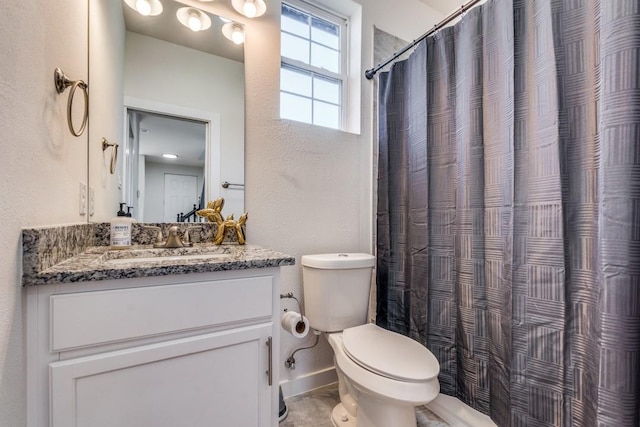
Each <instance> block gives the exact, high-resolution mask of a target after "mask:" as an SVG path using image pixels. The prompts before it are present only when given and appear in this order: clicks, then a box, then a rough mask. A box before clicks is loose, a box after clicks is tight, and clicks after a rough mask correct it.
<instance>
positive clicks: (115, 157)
mask: <svg viewBox="0 0 640 427" xmlns="http://www.w3.org/2000/svg"><path fill="white" fill-rule="evenodd" d="M109 147H113V148H112V149H111V162H110V163H109V172H111V175H113V173H114V172H115V171H116V164H117V163H118V144H116V143H115V142H109V141H107V138H104V137H103V138H102V151H105V150H106V149H107V148H109Z"/></svg>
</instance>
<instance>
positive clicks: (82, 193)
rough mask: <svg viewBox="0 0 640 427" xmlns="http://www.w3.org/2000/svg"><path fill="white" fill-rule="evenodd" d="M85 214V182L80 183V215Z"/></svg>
mask: <svg viewBox="0 0 640 427" xmlns="http://www.w3.org/2000/svg"><path fill="white" fill-rule="evenodd" d="M86 214H87V184H85V183H84V182H81V183H80V215H86Z"/></svg>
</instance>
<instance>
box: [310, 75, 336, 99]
mask: <svg viewBox="0 0 640 427" xmlns="http://www.w3.org/2000/svg"><path fill="white" fill-rule="evenodd" d="M313 97H314V98H316V99H320V100H322V101H327V102H332V103H334V104H340V82H337V81H331V80H327V79H321V78H318V77H315V78H314V79H313Z"/></svg>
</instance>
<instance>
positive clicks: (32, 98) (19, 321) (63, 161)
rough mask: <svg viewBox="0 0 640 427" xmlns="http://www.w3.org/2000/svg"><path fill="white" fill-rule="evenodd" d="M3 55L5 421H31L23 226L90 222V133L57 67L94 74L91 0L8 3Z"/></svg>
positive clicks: (0, 287)
mask: <svg viewBox="0 0 640 427" xmlns="http://www.w3.org/2000/svg"><path fill="white" fill-rule="evenodd" d="M0 55H1V60H0V144H1V145H2V156H0V171H1V172H0V174H1V177H2V179H0V195H1V197H0V217H1V218H2V221H1V222H0V235H1V236H2V245H3V247H2V251H0V420H1V421H0V424H2V425H3V426H23V425H25V424H26V405H25V399H26V372H25V342H24V333H25V332H24V329H25V328H24V319H23V315H24V303H23V301H24V299H23V292H22V289H21V288H20V274H21V242H20V229H21V227H25V226H36V225H43V224H63V223H77V222H86V217H81V216H80V215H79V214H78V192H79V189H78V188H79V182H80V181H83V182H86V181H87V165H86V162H87V137H86V135H84V136H82V137H80V138H75V137H73V136H71V134H70V133H69V130H68V129H67V123H66V117H65V115H66V102H67V93H65V94H64V95H58V94H57V93H56V91H55V88H54V85H53V70H54V68H55V67H61V68H62V69H63V70H64V71H65V72H66V73H68V74H69V75H70V76H71V77H72V78H74V79H84V80H86V79H87V2H86V0H61V1H57V2H56V4H55V7H52V3H51V2H50V1H47V0H24V1H20V2H3V5H2V14H0ZM76 100H77V101H78V105H79V106H80V105H81V103H82V97H81V96H80V97H79V98H77V99H76ZM76 120H79V118H76Z"/></svg>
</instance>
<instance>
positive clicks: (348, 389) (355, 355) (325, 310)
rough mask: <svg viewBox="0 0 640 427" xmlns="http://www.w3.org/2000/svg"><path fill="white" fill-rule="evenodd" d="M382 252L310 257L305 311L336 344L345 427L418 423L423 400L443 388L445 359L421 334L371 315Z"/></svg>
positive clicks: (305, 263) (339, 420) (339, 412)
mask: <svg viewBox="0 0 640 427" xmlns="http://www.w3.org/2000/svg"><path fill="white" fill-rule="evenodd" d="M374 261H375V258H374V257H373V256H372V255H369V254H357V253H352V254H321V255H304V256H303V257H302V276H303V286H304V301H305V314H306V316H307V318H308V319H309V323H310V325H311V327H312V328H313V329H316V330H318V331H322V332H326V336H327V339H328V341H329V344H331V347H332V348H333V351H334V362H335V366H336V371H337V373H338V384H339V391H340V403H339V404H338V405H337V406H336V407H335V408H334V409H333V413H332V416H331V419H332V421H333V424H334V425H335V426H339V427H354V426H358V427H415V426H416V414H415V407H416V406H419V405H424V404H425V403H428V402H430V401H431V400H433V399H435V397H436V396H437V395H438V393H439V391H440V384H439V383H438V372H439V371H440V365H439V364H438V361H437V360H436V358H435V357H434V355H433V354H432V353H431V352H430V351H429V350H427V349H426V348H425V347H423V346H422V345H421V344H419V343H418V342H416V341H414V340H412V339H411V338H408V337H405V336H403V335H400V334H397V333H395V332H391V331H388V330H386V329H382V328H380V327H378V326H376V325H374V324H372V323H367V310H368V304H369V288H370V285H371V272H372V270H373V266H374Z"/></svg>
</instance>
